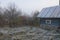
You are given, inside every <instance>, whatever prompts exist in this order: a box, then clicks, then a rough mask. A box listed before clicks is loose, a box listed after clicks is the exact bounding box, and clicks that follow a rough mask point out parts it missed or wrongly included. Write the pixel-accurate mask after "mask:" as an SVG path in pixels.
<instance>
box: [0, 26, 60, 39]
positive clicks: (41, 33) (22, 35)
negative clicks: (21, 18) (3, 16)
mask: <svg viewBox="0 0 60 40" xmlns="http://www.w3.org/2000/svg"><path fill="white" fill-rule="evenodd" d="M56 34H57V35H56ZM59 36H60V35H59V33H57V32H56V31H55V30H52V31H50V30H44V29H41V28H39V27H31V26H24V27H16V28H9V27H6V28H0V40H15V39H16V40H17V39H20V40H53V39H54V40H59V38H60V37H59Z"/></svg>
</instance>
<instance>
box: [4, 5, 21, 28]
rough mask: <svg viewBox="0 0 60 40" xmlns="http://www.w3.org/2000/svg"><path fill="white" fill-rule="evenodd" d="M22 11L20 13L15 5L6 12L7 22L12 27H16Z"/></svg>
mask: <svg viewBox="0 0 60 40" xmlns="http://www.w3.org/2000/svg"><path fill="white" fill-rule="evenodd" d="M20 14H21V11H18V10H17V8H16V7H15V5H10V6H9V7H8V8H7V9H6V10H5V12H4V17H5V20H6V21H7V24H8V25H9V26H10V27H13V26H16V25H17V23H16V21H17V19H18V17H19V16H20Z"/></svg>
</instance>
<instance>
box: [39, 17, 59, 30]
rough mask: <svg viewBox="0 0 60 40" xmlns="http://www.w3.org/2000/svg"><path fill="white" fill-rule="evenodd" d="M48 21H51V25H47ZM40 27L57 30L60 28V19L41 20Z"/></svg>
mask: <svg viewBox="0 0 60 40" xmlns="http://www.w3.org/2000/svg"><path fill="white" fill-rule="evenodd" d="M46 20H51V24H46ZM39 23H40V27H41V28H46V29H56V28H58V27H60V18H40V22H39Z"/></svg>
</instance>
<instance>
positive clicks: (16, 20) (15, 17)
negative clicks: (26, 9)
mask: <svg viewBox="0 0 60 40" xmlns="http://www.w3.org/2000/svg"><path fill="white" fill-rule="evenodd" d="M22 14H23V12H21V11H20V10H18V9H17V8H16V6H15V5H10V6H8V7H7V8H2V7H0V27H5V26H8V27H17V26H25V25H28V26H34V25H38V22H37V20H36V16H37V14H39V12H35V13H34V15H33V17H29V16H26V15H24V16H21V15H22Z"/></svg>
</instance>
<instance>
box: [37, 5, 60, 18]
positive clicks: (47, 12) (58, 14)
mask: <svg viewBox="0 0 60 40" xmlns="http://www.w3.org/2000/svg"><path fill="white" fill-rule="evenodd" d="M37 17H40V18H60V6H54V7H48V8H43V9H42V11H41V12H40V13H39V14H38V16H37Z"/></svg>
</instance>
